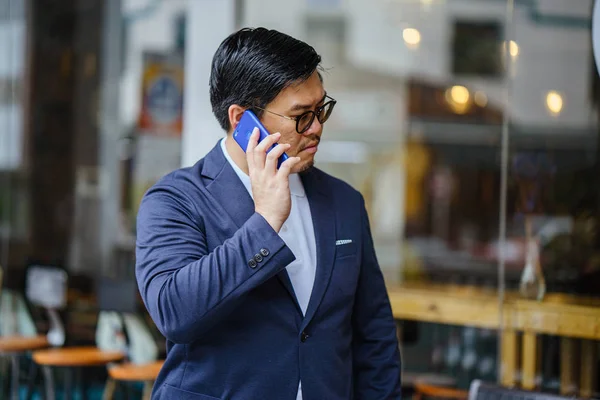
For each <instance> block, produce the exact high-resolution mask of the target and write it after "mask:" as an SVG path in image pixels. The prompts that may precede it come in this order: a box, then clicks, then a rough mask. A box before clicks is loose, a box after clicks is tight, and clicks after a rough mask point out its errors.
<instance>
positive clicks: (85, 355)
mask: <svg viewBox="0 0 600 400" xmlns="http://www.w3.org/2000/svg"><path fill="white" fill-rule="evenodd" d="M124 357H125V355H124V354H123V353H121V352H118V351H102V350H100V349H98V348H96V347H61V348H55V349H47V350H38V351H36V352H34V353H33V360H34V361H35V362H36V363H38V364H40V365H48V366H54V367H85V366H93V365H106V364H110V363H112V362H117V361H121V360H122V359H123V358H124Z"/></svg>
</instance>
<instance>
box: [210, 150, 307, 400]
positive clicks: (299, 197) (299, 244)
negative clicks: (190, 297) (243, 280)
mask: <svg viewBox="0 0 600 400" xmlns="http://www.w3.org/2000/svg"><path fill="white" fill-rule="evenodd" d="M221 149H222V150H223V154H224V155H225V158H226V159H227V161H228V162H229V164H230V165H231V166H232V167H233V170H234V171H235V173H236V174H237V176H238V177H239V178H240V180H241V181H242V183H243V184H244V186H245V187H246V190H248V193H249V194H250V196H251V197H252V185H251V184H250V177H249V176H248V175H246V173H244V171H242V170H241V169H240V168H239V167H238V166H237V165H236V164H235V162H233V160H232V159H231V157H230V156H229V153H228V152H227V148H226V146H225V139H223V140H221ZM289 181H290V192H291V195H292V196H291V199H292V208H291V211H290V216H289V217H288V219H287V220H286V221H285V223H284V224H283V226H282V227H281V230H280V231H279V236H280V237H281V239H282V240H283V241H284V242H285V244H286V245H287V247H289V249H290V250H291V251H292V253H294V256H296V260H294V261H293V262H292V263H291V264H289V265H288V266H287V267H286V270H287V273H288V275H289V276H290V280H291V282H292V286H293V288H294V293H295V294H296V298H297V299H298V304H299V305H300V309H301V310H302V313H304V315H306V309H307V308H308V302H309V300H310V295H311V293H312V290H313V285H314V283H315V272H316V270H317V245H316V241H315V231H314V227H313V222H312V216H311V213H310V205H309V203H308V198H307V197H306V192H305V191H304V186H303V185H302V180H301V179H300V176H299V175H298V174H290V179H289ZM296 399H297V400H301V399H302V383H301V382H300V385H299V387H298V395H297V397H296Z"/></svg>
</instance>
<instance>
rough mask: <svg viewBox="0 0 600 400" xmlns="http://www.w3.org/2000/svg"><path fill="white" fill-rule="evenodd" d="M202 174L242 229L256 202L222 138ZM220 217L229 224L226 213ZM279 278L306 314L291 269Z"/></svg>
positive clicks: (210, 153) (284, 271) (221, 206)
mask: <svg viewBox="0 0 600 400" xmlns="http://www.w3.org/2000/svg"><path fill="white" fill-rule="evenodd" d="M202 176H204V177H205V178H209V179H210V180H212V182H210V183H209V184H207V185H206V188H207V190H208V191H209V192H210V194H211V195H212V196H213V197H214V199H215V201H216V203H217V204H218V207H220V208H221V209H222V210H224V212H225V213H226V214H227V215H229V217H230V218H231V220H233V222H234V223H235V225H236V230H237V229H239V228H240V227H241V226H242V225H244V223H246V221H247V220H248V219H249V218H250V217H251V216H252V215H253V214H254V201H253V200H252V197H250V194H249V193H248V191H247V190H246V187H245V186H244V184H243V183H242V181H241V180H240V178H239V177H238V176H237V174H236V173H235V171H234V170H233V167H232V166H231V165H230V164H229V162H228V161H227V159H226V158H225V155H224V154H223V150H222V149H221V143H220V141H219V142H218V143H217V145H216V146H215V147H214V148H213V149H212V150H211V151H210V152H209V153H208V154H207V155H206V157H205V158H204V166H203V168H202ZM224 204H227V207H224ZM217 219H218V220H221V221H223V222H222V223H224V224H226V222H224V220H225V218H222V216H220V218H219V217H217ZM277 278H278V279H279V281H280V282H281V284H282V285H283V286H284V287H285V289H286V290H287V291H288V293H289V295H290V296H291V297H292V299H293V300H294V302H295V304H296V308H297V309H298V312H300V313H302V310H301V309H300V305H299V304H298V300H297V298H296V293H295V292H294V287H293V286H292V281H291V280H290V277H289V275H288V273H287V270H285V269H284V270H283V271H281V272H279V273H278V274H277Z"/></svg>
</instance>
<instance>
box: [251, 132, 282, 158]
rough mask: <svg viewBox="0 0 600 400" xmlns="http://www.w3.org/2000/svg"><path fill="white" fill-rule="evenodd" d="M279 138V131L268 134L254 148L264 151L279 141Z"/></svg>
mask: <svg viewBox="0 0 600 400" xmlns="http://www.w3.org/2000/svg"><path fill="white" fill-rule="evenodd" d="M279 139H281V133H279V132H276V133H274V134H272V135H269V136H267V137H266V138H264V139H263V140H262V141H261V142H260V143H259V144H258V146H256V149H255V150H260V151H262V152H263V153H266V152H267V150H269V149H270V148H271V147H272V146H273V145H274V144H275V143H277V142H279Z"/></svg>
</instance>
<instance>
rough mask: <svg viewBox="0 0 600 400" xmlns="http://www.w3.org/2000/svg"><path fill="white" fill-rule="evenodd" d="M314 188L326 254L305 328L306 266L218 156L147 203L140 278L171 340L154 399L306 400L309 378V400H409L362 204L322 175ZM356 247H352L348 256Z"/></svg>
mask: <svg viewBox="0 0 600 400" xmlns="http://www.w3.org/2000/svg"><path fill="white" fill-rule="evenodd" d="M302 182H303V184H304V188H305V191H306V195H307V197H308V200H309V204H310V209H311V213H312V219H313V224H314V227H315V237H316V244H317V268H316V278H315V283H314V287H313V291H312V296H311V298H310V302H309V305H308V310H307V312H306V316H303V315H302V312H301V310H300V307H299V305H298V303H297V301H296V297H295V295H294V290H293V287H292V285H291V281H290V279H289V276H288V275H287V272H286V270H285V267H286V266H287V265H288V264H289V263H290V262H291V261H293V260H294V255H293V253H292V252H291V251H290V250H289V248H288V247H287V246H286V245H285V243H284V242H283V241H282V239H281V238H280V237H279V235H278V234H277V233H276V232H275V231H274V230H273V229H272V228H271V227H270V225H269V224H268V223H267V222H266V221H265V220H264V218H263V217H262V216H261V215H259V214H257V213H255V212H254V203H253V201H252V199H251V197H250V196H249V194H248V192H247V191H246V189H245V187H244V186H243V184H242V182H241V181H240V179H239V178H238V176H237V175H236V174H235V171H234V170H233V168H232V167H231V165H230V164H229V163H228V162H227V160H226V159H225V157H224V155H223V153H222V150H221V148H220V146H219V145H217V146H216V147H215V148H214V149H213V150H212V151H211V152H210V153H209V154H208V155H207V156H206V157H205V158H204V159H202V160H200V161H199V162H198V163H197V164H196V165H194V166H193V167H191V168H184V169H180V170H177V171H175V172H173V173H171V174H169V175H167V176H166V177H164V178H162V179H161V180H160V181H159V182H158V183H157V184H156V185H154V186H153V187H152V188H151V189H150V190H149V191H148V192H147V193H146V194H145V196H144V198H143V200H142V203H141V206H140V209H139V213H138V220H137V249H136V257H137V261H136V275H137V280H138V284H139V289H140V292H141V295H142V297H143V299H144V302H145V304H146V307H147V308H148V311H149V312H150V315H151V316H152V318H153V320H154V322H155V323H156V325H157V326H158V328H159V329H160V331H161V332H162V333H163V335H164V336H165V337H166V338H167V359H166V361H165V365H164V367H163V369H162V371H161V372H160V375H159V377H158V380H157V381H156V383H155V387H154V394H153V398H155V399H161V400H170V399H178V400H184V399H185V400H214V399H221V400H225V399H241V400H253V399H257V400H258V399H261V400H262V399H275V400H293V399H295V398H296V392H297V390H298V381H299V380H300V379H301V380H302V394H303V399H304V400H337V399H373V400H374V399H377V400H383V399H399V398H400V356H399V351H398V342H397V339H396V329H395V324H394V320H393V317H392V313H391V308H390V303H389V300H388V296H387V291H386V288H385V286H384V280H383V276H382V273H381V270H380V268H379V266H378V263H377V259H376V257H375V252H374V249H373V243H372V238H371V232H370V229H369V221H368V218H367V214H366V210H365V206H364V201H363V198H362V196H361V195H360V194H359V193H358V192H357V191H356V190H354V189H352V188H351V187H350V186H349V185H347V184H346V183H344V182H342V181H340V180H338V179H336V178H333V177H331V176H329V175H327V174H325V173H324V172H322V171H320V170H318V169H316V168H312V169H311V170H309V171H307V172H305V173H303V174H302ZM344 239H348V240H351V241H352V242H351V243H348V244H343V245H337V246H336V240H344ZM257 254H259V255H260V257H255V256H256V255H257ZM255 258H256V259H258V260H261V261H260V262H252V261H251V260H254V259H255Z"/></svg>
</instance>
